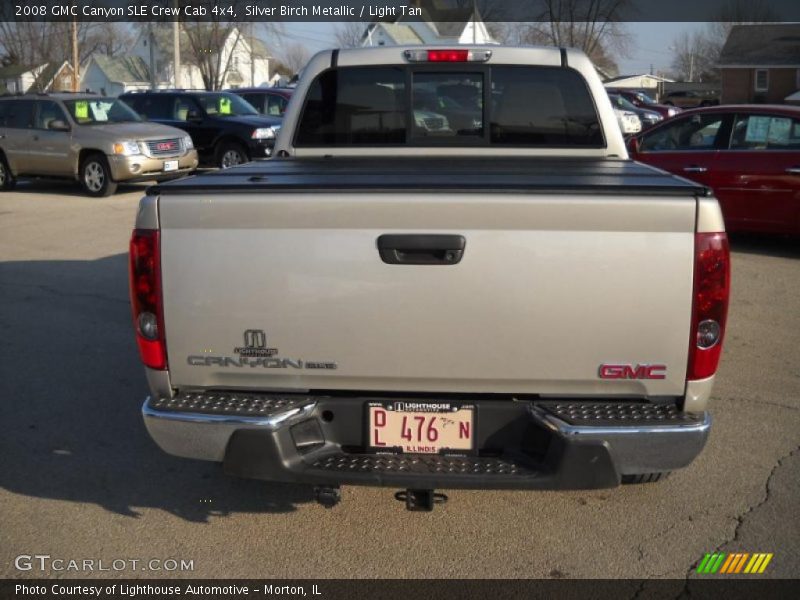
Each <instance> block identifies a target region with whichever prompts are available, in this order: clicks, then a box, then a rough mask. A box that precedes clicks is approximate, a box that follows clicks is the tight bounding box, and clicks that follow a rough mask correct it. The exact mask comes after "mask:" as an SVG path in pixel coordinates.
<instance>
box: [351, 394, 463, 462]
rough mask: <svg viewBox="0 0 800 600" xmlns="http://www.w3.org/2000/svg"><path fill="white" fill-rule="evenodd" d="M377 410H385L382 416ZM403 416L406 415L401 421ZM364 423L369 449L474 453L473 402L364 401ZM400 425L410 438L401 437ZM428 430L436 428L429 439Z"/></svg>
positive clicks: (376, 450) (419, 452)
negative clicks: (433, 434)
mask: <svg viewBox="0 0 800 600" xmlns="http://www.w3.org/2000/svg"><path fill="white" fill-rule="evenodd" d="M378 411H383V412H384V413H385V415H384V416H383V418H382V419H381V417H379V416H377V414H378ZM403 417H406V421H405V422H403V420H402V419H403ZM420 417H422V419H424V420H421V419H420ZM376 419H377V420H376ZM364 422H365V428H366V432H365V435H366V437H365V440H366V447H367V449H368V450H369V451H371V452H376V453H393V454H398V453H400V454H431V455H437V454H438V455H441V454H447V455H461V456H469V455H474V454H475V453H476V450H475V446H476V444H475V439H476V425H477V410H476V409H475V405H474V404H467V403H463V404H462V403H455V402H446V401H443V402H434V401H420V402H416V401H405V400H404V401H375V402H368V403H367V405H366V410H365V417H364ZM381 423H382V424H381ZM465 423H466V424H467V425H466V431H465V425H464V424H465ZM403 427H405V428H406V434H410V436H411V439H408V438H404V437H403ZM408 428H410V429H411V431H410V432H409V431H408ZM431 429H433V430H435V431H436V435H435V439H433V440H431V439H430V437H431ZM376 430H377V431H378V433H376ZM465 433H466V436H465V437H464V434H465ZM420 436H421V438H422V439H421V440H420ZM459 436H462V437H459Z"/></svg>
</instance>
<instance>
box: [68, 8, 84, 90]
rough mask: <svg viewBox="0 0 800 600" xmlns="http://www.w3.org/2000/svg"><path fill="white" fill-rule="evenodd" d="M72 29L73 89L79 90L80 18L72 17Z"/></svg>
mask: <svg viewBox="0 0 800 600" xmlns="http://www.w3.org/2000/svg"><path fill="white" fill-rule="evenodd" d="M70 29H71V30H72V32H71V33H72V36H71V37H72V91H73V92H79V91H80V85H81V83H80V82H81V79H80V75H79V73H78V69H80V65H79V64H78V20H77V19H72V23H71V24H70Z"/></svg>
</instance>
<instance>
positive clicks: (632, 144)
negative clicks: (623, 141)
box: [628, 137, 639, 156]
mask: <svg viewBox="0 0 800 600" xmlns="http://www.w3.org/2000/svg"><path fill="white" fill-rule="evenodd" d="M628 153H630V154H632V155H634V156H635V155H637V154H639V138H637V137H632V138H630V139H629V140H628Z"/></svg>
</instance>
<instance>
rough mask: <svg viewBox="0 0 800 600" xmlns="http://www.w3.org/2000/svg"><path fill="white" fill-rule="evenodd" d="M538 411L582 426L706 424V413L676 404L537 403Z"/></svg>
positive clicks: (655, 426)
mask: <svg viewBox="0 0 800 600" xmlns="http://www.w3.org/2000/svg"><path fill="white" fill-rule="evenodd" d="M535 406H536V408H538V409H540V410H543V411H545V412H547V413H549V414H551V415H553V416H554V417H557V418H558V419H560V420H562V421H564V422H565V423H568V424H570V425H577V426H580V427H587V428H591V427H637V428H639V427H647V428H650V427H654V428H658V427H662V426H675V425H692V424H699V423H702V421H703V419H704V415H703V413H685V412H682V411H681V410H679V409H678V407H677V406H676V405H675V404H674V403H672V402H668V403H666V402H665V403H648V402H536V404H535Z"/></svg>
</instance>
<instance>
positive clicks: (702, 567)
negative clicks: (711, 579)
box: [697, 552, 711, 573]
mask: <svg viewBox="0 0 800 600" xmlns="http://www.w3.org/2000/svg"><path fill="white" fill-rule="evenodd" d="M710 558H711V555H710V554H709V553H708V552H706V555H705V556H704V557H703V560H701V561H700V564H699V565H697V572H698V573H705V572H706V566H707V565H708V561H709V559H710Z"/></svg>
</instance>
